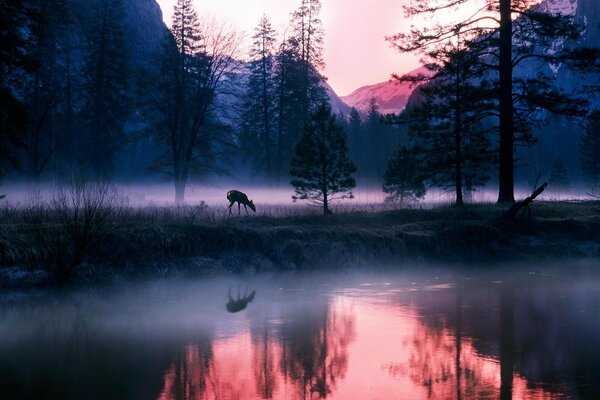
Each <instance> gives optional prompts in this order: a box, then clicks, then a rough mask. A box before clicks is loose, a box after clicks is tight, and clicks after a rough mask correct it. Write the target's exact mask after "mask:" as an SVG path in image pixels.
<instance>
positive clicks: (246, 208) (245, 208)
mask: <svg viewBox="0 0 600 400" xmlns="http://www.w3.org/2000/svg"><path fill="white" fill-rule="evenodd" d="M244 210H246V215H247V214H248V207H246V204H244Z"/></svg>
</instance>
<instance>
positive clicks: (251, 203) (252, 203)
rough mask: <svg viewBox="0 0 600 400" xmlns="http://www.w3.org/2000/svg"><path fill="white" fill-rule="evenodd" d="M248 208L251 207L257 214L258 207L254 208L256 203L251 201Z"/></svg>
mask: <svg viewBox="0 0 600 400" xmlns="http://www.w3.org/2000/svg"><path fill="white" fill-rule="evenodd" d="M248 207H250V208H251V209H252V211H254V212H256V207H255V206H254V202H253V201H252V200H250V203H248Z"/></svg>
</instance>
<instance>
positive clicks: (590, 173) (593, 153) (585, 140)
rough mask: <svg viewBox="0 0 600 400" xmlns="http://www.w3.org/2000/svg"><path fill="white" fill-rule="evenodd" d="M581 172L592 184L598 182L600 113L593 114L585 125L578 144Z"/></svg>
mask: <svg viewBox="0 0 600 400" xmlns="http://www.w3.org/2000/svg"><path fill="white" fill-rule="evenodd" d="M579 154H580V157H581V170H582V171H583V174H584V175H585V176H586V177H588V178H589V179H590V180H591V181H592V183H593V184H594V185H595V184H598V183H599V181H600V111H595V112H593V113H592V114H591V115H590V116H589V117H588V121H587V123H586V125H585V133H584V134H583V136H582V137H581V142H579Z"/></svg>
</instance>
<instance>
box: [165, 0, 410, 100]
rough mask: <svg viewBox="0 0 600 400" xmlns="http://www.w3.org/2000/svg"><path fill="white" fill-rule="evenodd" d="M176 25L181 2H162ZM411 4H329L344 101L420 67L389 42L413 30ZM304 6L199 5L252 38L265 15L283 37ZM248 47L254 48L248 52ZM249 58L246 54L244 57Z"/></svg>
mask: <svg viewBox="0 0 600 400" xmlns="http://www.w3.org/2000/svg"><path fill="white" fill-rule="evenodd" d="M157 1H158V3H159V4H160V6H161V8H162V10H163V17H164V20H165V22H166V23H167V25H170V22H171V14H172V10H173V4H175V0H157ZM405 1H406V0H371V1H365V0H323V2H322V4H323V8H322V11H321V19H322V20H323V27H324V29H325V49H324V56H325V62H326V64H327V65H326V67H325V71H324V73H325V76H327V77H328V78H329V79H328V81H329V84H330V85H331V86H332V87H333V88H334V90H335V91H336V92H337V93H338V94H339V95H346V94H349V93H350V92H352V91H353V90H355V89H357V88H359V87H360V86H364V85H368V84H374V83H379V82H384V81H386V80H388V79H389V77H390V75H391V74H392V73H393V72H408V71H410V70H412V69H414V68H416V67H417V66H418V61H417V57H415V56H410V55H402V54H398V53H396V52H395V51H394V50H393V49H392V48H391V47H390V45H389V44H388V43H387V42H386V41H385V40H384V36H386V35H391V34H394V33H396V32H398V31H399V30H402V29H407V28H408V27H409V26H410V22H408V21H406V20H405V18H404V15H403V11H402V5H403V4H404V3H405ZM299 3H300V1H299V0H218V1H215V0H212V1H211V0H196V1H195V5H196V10H197V11H198V13H199V14H200V15H201V16H209V17H214V18H216V19H217V20H219V21H225V22H228V23H231V24H232V25H233V26H235V27H236V28H237V29H239V30H242V31H245V32H247V33H249V34H251V32H252V30H253V29H254V27H255V26H256V24H257V23H258V21H259V19H260V17H261V15H262V14H267V15H268V16H269V18H270V19H271V22H272V23H273V27H274V28H276V29H277V31H278V32H279V33H280V32H281V31H282V30H283V29H284V27H286V26H287V24H288V22H289V19H290V13H291V12H292V11H293V10H295V9H296V8H297V7H298V5H299ZM246 47H248V46H246ZM244 55H245V54H244Z"/></svg>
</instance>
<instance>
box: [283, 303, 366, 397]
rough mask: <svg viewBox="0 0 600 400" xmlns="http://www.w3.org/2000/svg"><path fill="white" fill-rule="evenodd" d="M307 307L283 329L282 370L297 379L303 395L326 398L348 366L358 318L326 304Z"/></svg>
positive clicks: (297, 384) (292, 378) (300, 392)
mask: <svg viewBox="0 0 600 400" xmlns="http://www.w3.org/2000/svg"><path fill="white" fill-rule="evenodd" d="M304 311H305V312H304V313H298V315H296V316H295V318H292V319H290V320H289V323H286V324H285V325H284V326H283V327H282V329H281V332H280V335H281V337H280V341H281V346H282V352H281V365H280V367H281V372H282V373H283V375H284V376H285V377H287V378H289V379H291V380H292V381H293V382H294V383H295V385H296V386H297V387H298V390H299V394H300V396H301V398H302V399H305V398H313V397H315V396H317V397H319V398H326V397H327V396H328V395H329V394H330V393H331V392H332V390H334V389H335V385H336V383H337V381H338V380H339V379H342V378H343V377H344V376H345V374H346V371H347V369H348V345H349V343H350V342H351V341H352V340H353V339H354V336H355V327H354V325H355V319H354V316H353V315H352V314H351V313H347V312H344V310H340V309H338V308H337V307H333V308H331V309H330V307H329V306H328V305H326V304H325V305H318V306H316V307H313V308H311V309H310V310H308V309H307V310H304Z"/></svg>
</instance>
